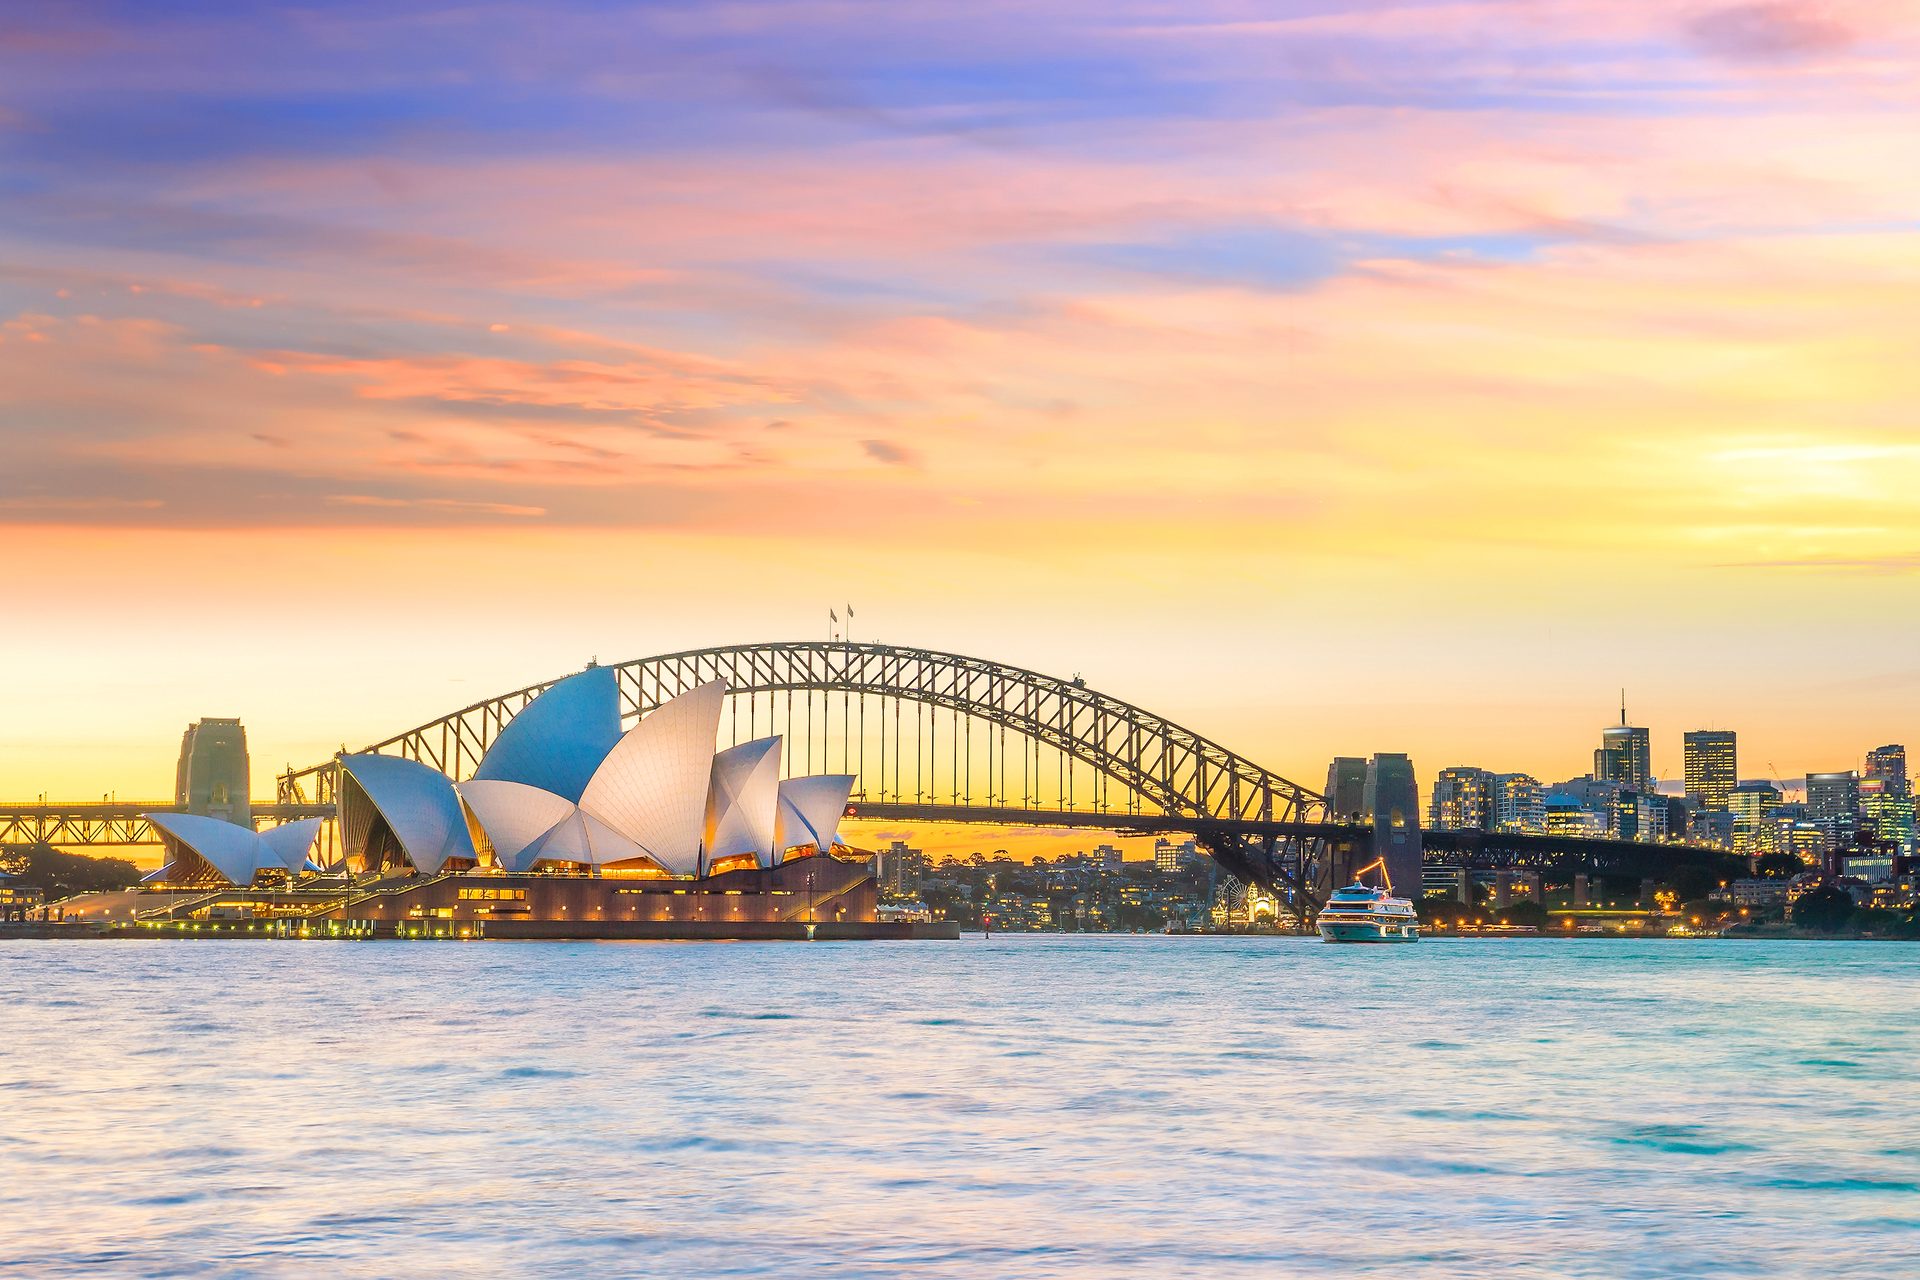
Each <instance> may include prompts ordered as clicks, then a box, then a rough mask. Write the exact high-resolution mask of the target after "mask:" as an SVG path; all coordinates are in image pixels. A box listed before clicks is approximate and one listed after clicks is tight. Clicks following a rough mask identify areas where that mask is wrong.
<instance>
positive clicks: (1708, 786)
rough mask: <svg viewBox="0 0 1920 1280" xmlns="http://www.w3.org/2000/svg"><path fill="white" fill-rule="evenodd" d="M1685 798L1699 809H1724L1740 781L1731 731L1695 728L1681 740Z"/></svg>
mask: <svg viewBox="0 0 1920 1280" xmlns="http://www.w3.org/2000/svg"><path fill="white" fill-rule="evenodd" d="M1681 747H1682V754H1683V756H1684V763H1683V767H1684V769H1685V771H1686V785H1687V799H1689V800H1692V801H1693V802H1695V803H1696V804H1698V805H1699V806H1700V807H1701V808H1702V809H1713V810H1719V809H1725V808H1726V807H1727V802H1728V800H1729V799H1730V798H1731V797H1732V795H1733V788H1734V786H1735V785H1736V784H1737V783H1738V782H1739V780H1740V770H1739V757H1738V751H1737V743H1736V739H1735V736H1734V732H1733V730H1731V729H1695V730H1694V731H1693V732H1691V733H1688V734H1685V735H1683V736H1682V739H1681Z"/></svg>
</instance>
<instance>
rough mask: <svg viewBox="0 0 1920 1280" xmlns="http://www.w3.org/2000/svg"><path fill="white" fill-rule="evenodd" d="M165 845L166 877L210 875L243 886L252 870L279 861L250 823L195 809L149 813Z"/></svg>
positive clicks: (186, 881) (202, 878) (184, 880)
mask: <svg viewBox="0 0 1920 1280" xmlns="http://www.w3.org/2000/svg"><path fill="white" fill-rule="evenodd" d="M146 819H147V821H148V822H150V823H152V824H153V828H154V830H155V831H157V832H159V833H160V843H161V844H162V845H164V846H166V851H167V865H166V868H165V870H166V873H167V874H166V878H167V879H168V880H172V881H175V882H176V883H183V884H191V883H195V882H202V881H210V880H214V879H216V878H217V879H221V880H225V881H226V882H227V883H228V884H232V885H238V886H240V887H242V888H245V887H246V886H247V885H250V884H252V883H253V873H254V872H256V871H259V870H261V869H262V868H265V867H273V866H279V865H281V864H280V863H279V862H278V860H277V859H275V858H274V856H273V853H272V851H271V850H270V849H268V848H267V846H266V844H265V843H264V842H262V841H261V839H260V836H259V835H258V834H257V833H256V832H255V831H254V829H253V828H252V827H241V826H236V825H234V824H233V823H231V822H227V821H225V820H224V819H221V818H207V817H202V816H201V815H199V814H195V813H149V814H147V815H146Z"/></svg>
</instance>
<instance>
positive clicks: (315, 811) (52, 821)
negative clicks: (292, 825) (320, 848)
mask: <svg viewBox="0 0 1920 1280" xmlns="http://www.w3.org/2000/svg"><path fill="white" fill-rule="evenodd" d="M179 808H180V806H179V805H177V804H175V803H174V802H173V801H171V800H154V801H139V800H116V801H106V800H103V801H100V802H99V803H96V804H59V803H54V804H21V805H4V806H0V848H4V847H7V846H10V845H11V846H19V847H24V846H29V845H41V844H45V845H52V846H53V847H55V848H57V849H73V848H107V849H113V848H132V847H134V846H137V845H153V844H159V843H160V837H159V836H158V835H157V834H155V832H154V830H153V824H152V823H150V822H148V821H147V818H146V815H147V814H149V813H167V812H175V811H178V810H179ZM332 816H333V806H332V805H317V804H257V805H254V806H253V825H254V826H255V827H271V826H278V825H279V824H280V823H282V822H292V821H294V820H295V819H297V818H330V817H332Z"/></svg>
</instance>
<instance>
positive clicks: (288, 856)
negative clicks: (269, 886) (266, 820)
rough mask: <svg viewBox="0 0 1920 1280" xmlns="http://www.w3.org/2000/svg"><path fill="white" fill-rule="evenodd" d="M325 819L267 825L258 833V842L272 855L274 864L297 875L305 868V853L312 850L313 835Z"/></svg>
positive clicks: (317, 833)
mask: <svg viewBox="0 0 1920 1280" xmlns="http://www.w3.org/2000/svg"><path fill="white" fill-rule="evenodd" d="M325 821H326V819H324V818H301V819H300V820H299V821H297V822H284V823H281V824H280V825H279V826H277V827H268V828H267V829H266V830H265V831H262V832H261V833H260V837H259V838H260V843H261V844H263V845H265V846H266V848H267V850H268V852H270V853H271V854H272V855H273V859H274V864H275V865H276V866H283V867H285V868H286V869H287V870H288V871H289V872H290V873H291V874H293V875H296V876H297V875H299V874H300V873H301V872H302V871H305V870H306V869H307V855H308V854H309V853H311V852H312V851H313V840H314V837H315V836H317V835H319V834H320V825H321V823H323V822H325Z"/></svg>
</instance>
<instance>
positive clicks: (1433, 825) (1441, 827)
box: [1427, 765, 1493, 831]
mask: <svg viewBox="0 0 1920 1280" xmlns="http://www.w3.org/2000/svg"><path fill="white" fill-rule="evenodd" d="M1492 820H1493V774H1491V773H1489V772H1488V771H1487V770H1485V769H1476V768H1474V767H1472V766H1471V765H1455V766H1453V767H1452V768H1448V769H1442V770H1441V771H1440V772H1439V773H1438V774H1437V775H1436V776H1435V777H1434V779H1433V795H1432V797H1431V798H1430V800H1429V802H1428V807H1427V826H1428V827H1429V828H1430V829H1432V830H1434V831H1485V830H1486V829H1487V828H1488V827H1489V825H1491V823H1492Z"/></svg>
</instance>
